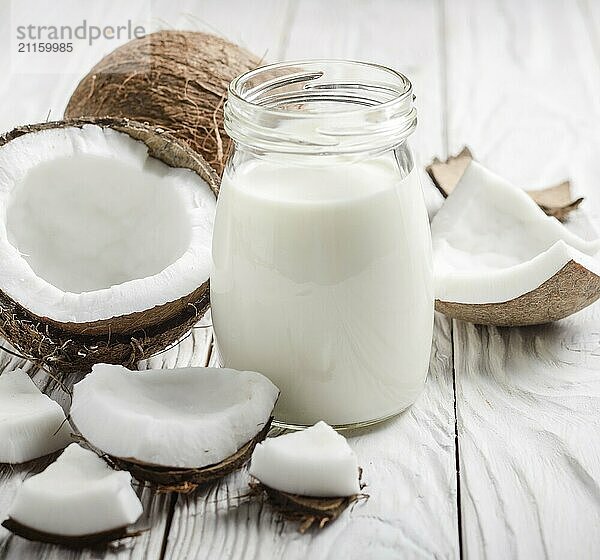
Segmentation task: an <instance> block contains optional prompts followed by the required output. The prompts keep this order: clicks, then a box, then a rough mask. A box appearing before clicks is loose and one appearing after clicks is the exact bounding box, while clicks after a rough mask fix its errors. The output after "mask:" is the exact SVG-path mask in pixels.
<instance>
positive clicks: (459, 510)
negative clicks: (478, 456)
mask: <svg viewBox="0 0 600 560" xmlns="http://www.w3.org/2000/svg"><path fill="white" fill-rule="evenodd" d="M454 327H455V321H454V319H452V323H451V325H450V343H451V348H452V392H453V394H454V395H453V396H454V460H455V468H456V511H457V517H458V555H459V558H460V559H461V560H462V559H463V539H462V501H461V492H460V486H461V480H460V446H459V432H458V405H457V401H458V399H457V394H456V367H455V360H454V356H455V355H456V348H455V346H454Z"/></svg>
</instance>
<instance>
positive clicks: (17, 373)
mask: <svg viewBox="0 0 600 560" xmlns="http://www.w3.org/2000/svg"><path fill="white" fill-rule="evenodd" d="M70 442H71V427H70V426H69V424H68V423H67V422H66V420H65V413H64V412H63V409H62V408H61V407H60V405H59V404H58V403H57V402H55V401H53V400H52V399H51V398H50V397H48V396H47V395H44V394H43V393H42V392H41V391H40V390H39V389H38V388H37V386H36V385H35V383H34V382H33V381H32V380H31V378H30V377H29V375H27V373H26V372H24V371H23V370H20V369H15V370H13V371H6V372H4V373H3V374H2V375H0V463H24V462H25V461H31V460H32V459H37V458H38V457H42V456H43V455H48V454H49V453H53V452H54V451H58V450H59V449H62V448H63V447H66V446H67V445H69V443H70Z"/></svg>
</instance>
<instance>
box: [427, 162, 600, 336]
mask: <svg viewBox="0 0 600 560" xmlns="http://www.w3.org/2000/svg"><path fill="white" fill-rule="evenodd" d="M431 232H432V239H433V253H434V268H435V274H436V309H437V310H438V311H441V312H442V313H445V314H446V315H449V316H451V317H455V318H457V319H462V320H465V321H470V322H473V323H482V324H490V325H505V326H518V325H534V324H540V323H546V322H549V321H554V320H557V319H561V318H563V317H566V316H568V315H571V314H572V313H575V312H576V311H579V310H580V309H583V308H584V307H586V306H587V305H590V304H591V303H593V302H594V301H596V300H597V299H598V297H600V276H599V275H600V262H599V260H598V253H599V252H600V241H585V240H583V239H581V238H580V237H578V236H576V235H575V234H573V233H571V232H570V231H569V230H567V229H566V228H565V227H564V226H563V225H562V224H560V223H559V222H558V221H557V220H555V219H554V218H552V217H549V216H546V215H545V214H544V212H543V211H542V210H541V209H540V208H539V207H538V206H537V205H536V204H535V202H534V201H533V200H532V199H531V198H530V197H529V196H528V195H527V194H526V193H525V192H524V191H522V190H521V189H519V188H517V187H515V186H513V185H511V184H510V183H509V182H508V181H506V180H504V179H502V178H501V177H499V176H497V175H495V174H494V173H492V172H491V171H489V170H487V169H485V168H484V167H483V166H482V165H480V164H479V163H477V162H475V161H471V162H469V164H468V166H467V167H466V169H465V171H464V174H463V175H462V177H461V179H460V181H459V182H458V184H457V185H456V188H455V189H454V190H453V191H452V193H451V194H450V195H449V196H448V198H447V200H446V201H445V203H444V205H443V206H442V208H441V209H440V210H439V212H438V213H437V214H436V216H435V217H434V219H433V221H432V223H431Z"/></svg>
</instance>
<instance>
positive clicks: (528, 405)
mask: <svg viewBox="0 0 600 560" xmlns="http://www.w3.org/2000/svg"><path fill="white" fill-rule="evenodd" d="M445 9H446V13H447V29H446V36H447V39H448V43H447V55H448V67H447V72H448V76H449V77H450V80H449V82H448V107H449V114H448V135H449V143H450V148H451V151H455V150H457V149H458V148H459V147H460V146H462V145H463V144H468V145H470V146H471V147H472V148H473V150H474V153H475V154H476V155H477V156H478V157H479V158H480V159H481V160H482V161H483V162H484V163H485V164H486V165H488V166H490V167H491V168H492V169H494V170H496V171H497V172H499V173H501V174H502V175H504V176H506V177H508V178H509V179H511V180H512V181H514V182H516V183H517V184H521V185H532V186H533V185H536V184H537V185H540V186H541V185H544V184H549V183H552V182H553V181H554V180H556V179H559V178H560V179H563V178H565V177H571V178H572V179H573V181H574V186H575V190H576V191H577V192H578V193H582V194H584V195H585V196H586V197H587V200H586V201H585V202H584V204H583V208H584V212H587V213H588V218H589V216H592V221H595V220H597V218H595V217H594V216H598V208H600V206H597V205H596V204H597V203H596V202H595V197H596V196H597V195H594V191H593V189H596V182H597V179H596V177H597V175H596V174H595V173H592V169H593V166H596V167H597V163H595V161H597V155H595V156H594V157H592V155H591V152H592V151H595V152H597V149H598V146H599V145H600V142H599V138H598V136H597V133H596V132H595V131H594V128H597V126H596V127H594V126H592V124H591V123H593V122H596V123H597V116H598V114H599V110H598V109H599V102H600V99H599V98H598V96H597V92H598V91H599V86H600V74H599V72H598V68H599V67H598V57H597V52H595V51H594V48H593V41H592V38H591V36H590V26H589V25H588V23H586V17H585V15H584V14H582V13H581V11H580V10H579V5H578V4H575V3H571V2H562V1H554V2H527V3H524V2H516V1H515V2H502V3H493V4H492V3H487V2H486V3H482V2H476V1H462V2H447V3H446V8H445ZM594 119H596V120H595V121H594ZM570 227H573V228H574V229H575V230H577V231H578V233H580V234H581V233H582V232H583V233H585V234H586V235H589V234H590V231H589V223H588V222H587V221H586V216H585V215H583V214H582V213H581V212H580V213H579V214H578V215H577V216H576V217H575V218H574V219H573V221H572V222H571V224H570ZM599 312H600V308H599V306H598V305H595V306H592V307H591V308H589V309H588V310H586V311H584V312H582V313H580V314H578V315H576V316H573V317H572V318H570V319H567V320H564V321H560V322H558V323H556V324H553V325H549V326H544V327H531V328H521V329H497V328H491V327H490V328H487V327H477V326H473V325H468V324H464V323H460V322H457V323H455V326H454V344H455V346H454V358H455V371H456V373H455V375H456V389H457V394H456V397H457V415H458V428H459V455H460V482H461V484H460V495H461V502H462V503H461V505H462V508H461V523H462V538H463V545H464V548H463V552H464V556H465V558H483V557H485V558H517V557H519V558H540V557H551V558H591V557H594V556H596V555H597V552H598V550H599V548H600V537H599V535H598V531H597V527H598V522H599V521H600V519H599V513H598V512H599V511H600V510H599V505H600V492H599V490H598V489H599V488H600V486H599V483H600V463H599V460H598V459H599V456H600V438H599V437H598V424H599V423H600V414H599V412H598V410H600V406H599V405H600V402H599V397H600V392H599V387H600V386H599V385H598V368H599V365H600V362H598V357H597V356H598V347H599V346H598V335H597V334H594V333H597V332H598V330H599V328H600V322H599V320H600V315H599Z"/></svg>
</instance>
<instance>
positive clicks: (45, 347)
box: [0, 118, 219, 374]
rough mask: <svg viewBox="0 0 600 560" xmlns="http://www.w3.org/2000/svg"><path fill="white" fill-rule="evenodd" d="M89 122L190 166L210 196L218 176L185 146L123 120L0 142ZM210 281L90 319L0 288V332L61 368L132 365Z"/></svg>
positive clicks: (163, 343) (203, 296) (194, 307)
mask: <svg viewBox="0 0 600 560" xmlns="http://www.w3.org/2000/svg"><path fill="white" fill-rule="evenodd" d="M86 124H93V125H97V126H100V127H102V128H111V129H113V130H116V131H118V132H122V133H125V134H127V135H129V136H130V137H132V138H134V139H136V140H139V141H141V142H144V144H146V146H147V147H148V152H149V154H150V155H151V156H152V157H155V158H157V159H159V160H160V161H162V162H163V163H165V164H167V165H169V166H170V167H182V168H187V169H191V170H192V171H194V172H196V173H197V174H198V175H199V176H200V177H201V178H202V179H204V180H205V181H206V182H207V183H208V185H209V187H210V188H211V190H212V191H213V193H214V194H215V197H216V196H217V195H218V192H219V178H218V177H217V175H216V173H215V171H214V170H213V169H212V168H211V167H210V165H209V164H208V163H207V162H206V161H205V160H204V159H203V158H202V156H200V155H198V154H197V153H195V152H194V151H193V150H192V149H191V148H189V147H188V146H187V145H185V144H183V143H181V142H178V141H177V140H176V139H175V138H173V136H172V135H170V134H168V133H166V132H164V131H163V130H161V129H156V128H153V127H150V126H148V125H144V124H141V123H137V122H135V121H130V120H128V119H110V118H100V119H71V120H65V121H58V122H48V123H40V124H35V125H27V126H22V127H18V128H15V129H14V130H12V131H11V132H8V133H6V134H4V135H2V136H0V146H3V145H4V144H6V143H7V142H10V141H11V140H13V139H15V138H18V137H19V136H22V135H24V134H30V133H36V132H39V131H42V130H48V129H52V128H65V127H82V126H84V125H86ZM209 291H210V290H209V282H208V280H207V281H206V282H204V283H203V284H202V285H201V286H198V288H197V289H195V290H194V291H193V292H192V293H190V294H188V295H186V296H184V297H182V298H180V299H178V300H176V301H172V302H169V303H166V304H163V305H158V306H156V307H154V308H152V309H148V310H145V311H143V312H136V313H131V314H129V315H124V316H120V317H112V318H111V319H107V320H101V321H95V322H89V323H60V322H55V321H53V320H52V319H49V318H48V317H39V316H37V315H34V314H33V313H31V312H30V311H28V310H27V309H25V308H24V307H22V306H21V305H19V304H18V303H17V302H15V301H14V300H12V299H11V298H10V297H9V296H8V295H7V294H5V293H4V292H2V290H0V335H1V336H3V337H4V338H5V339H7V340H8V341H9V342H10V343H11V344H12V345H13V346H14V347H15V348H17V349H18V350H19V352H20V353H22V354H23V355H24V356H25V357H27V358H29V359H31V360H32V361H34V362H36V363H38V364H40V365H42V366H45V367H47V368H49V369H51V370H53V371H58V370H60V372H61V373H70V372H80V373H82V374H83V373H86V372H88V371H89V370H90V369H91V366H92V365H93V364H95V363H110V364H121V365H124V366H126V367H128V366H129V367H130V366H133V365H134V364H136V363H137V362H138V361H139V360H142V359H145V358H147V357H150V356H152V355H153V354H155V353H157V352H159V351H161V350H164V349H165V348H167V347H168V346H170V345H171V344H174V343H176V342H177V340H179V339H180V338H181V337H182V336H183V335H184V334H185V333H187V332H188V331H189V330H190V329H191V328H192V326H193V325H194V324H195V323H197V322H198V321H199V320H200V318H201V317H202V316H203V315H204V313H205V312H206V310H207V309H208V307H209Z"/></svg>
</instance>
